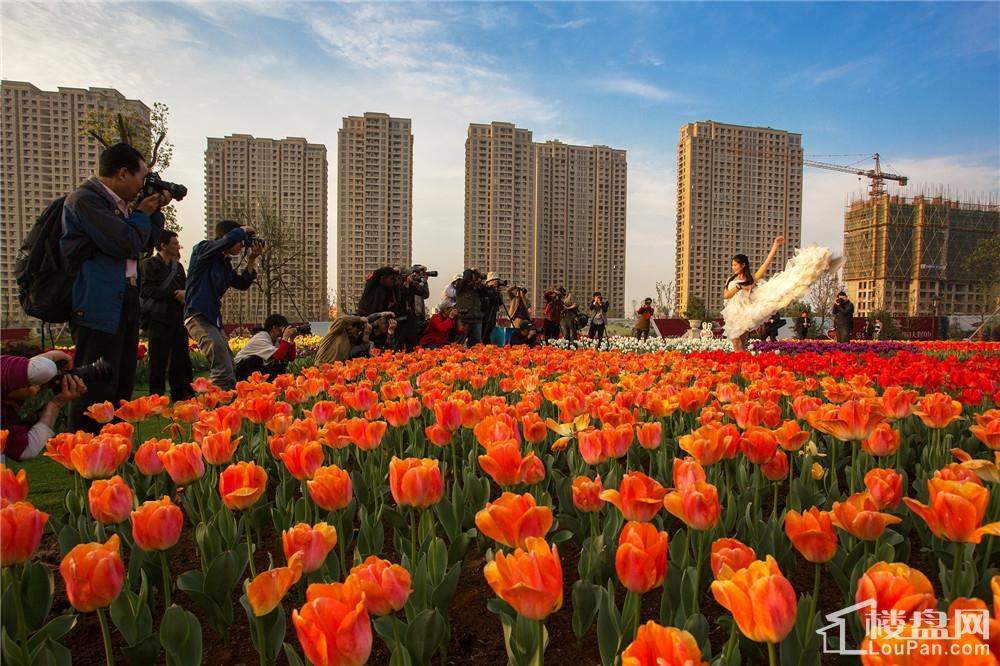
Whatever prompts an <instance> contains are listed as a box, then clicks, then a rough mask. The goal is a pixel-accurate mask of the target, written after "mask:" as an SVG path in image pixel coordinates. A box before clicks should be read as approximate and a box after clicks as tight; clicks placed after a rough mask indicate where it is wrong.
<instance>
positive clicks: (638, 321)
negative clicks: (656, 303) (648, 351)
mask: <svg viewBox="0 0 1000 666" xmlns="http://www.w3.org/2000/svg"><path fill="white" fill-rule="evenodd" d="M652 319H653V299H652V298H647V299H646V300H644V301H643V302H642V305H641V306H640V307H639V309H638V310H636V311H635V329H634V331H635V339H636V340H648V339H649V329H650V327H651V324H652Z"/></svg>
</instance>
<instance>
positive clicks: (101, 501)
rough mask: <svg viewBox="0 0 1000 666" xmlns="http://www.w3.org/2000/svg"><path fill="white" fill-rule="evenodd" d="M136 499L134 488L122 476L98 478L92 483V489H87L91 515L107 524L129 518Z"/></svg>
mask: <svg viewBox="0 0 1000 666" xmlns="http://www.w3.org/2000/svg"><path fill="white" fill-rule="evenodd" d="M134 499H135V497H134V495H133V494H132V489H131V488H129V487H128V485H127V484H126V483H125V481H123V480H122V477H120V476H113V477H111V478H110V479H107V480H104V479H97V480H96V481H94V482H93V483H91V484H90V490H88V491H87V504H88V505H89V506H90V515H91V516H93V517H94V520H96V521H97V522H99V523H104V524H105V525H114V524H117V523H120V522H122V521H123V520H125V519H126V518H128V515H129V513H130V512H131V511H132V501H133V500H134Z"/></svg>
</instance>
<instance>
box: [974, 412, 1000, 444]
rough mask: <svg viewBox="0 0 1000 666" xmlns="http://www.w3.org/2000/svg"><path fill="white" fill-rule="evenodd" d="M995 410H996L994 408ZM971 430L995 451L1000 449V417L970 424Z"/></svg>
mask: <svg viewBox="0 0 1000 666" xmlns="http://www.w3.org/2000/svg"><path fill="white" fill-rule="evenodd" d="M994 411H995V410H994ZM969 432H971V433H972V436H973V437H975V438H976V439H978V440H979V441H980V442H982V443H983V444H985V445H986V446H988V447H990V448H991V449H993V450H994V451H1000V418H994V419H990V420H983V421H982V422H979V423H976V424H975V425H971V426H969Z"/></svg>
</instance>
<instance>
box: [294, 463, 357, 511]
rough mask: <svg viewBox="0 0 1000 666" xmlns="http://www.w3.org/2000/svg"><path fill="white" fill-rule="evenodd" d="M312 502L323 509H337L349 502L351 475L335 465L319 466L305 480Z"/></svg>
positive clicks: (351, 492)
mask: <svg viewBox="0 0 1000 666" xmlns="http://www.w3.org/2000/svg"><path fill="white" fill-rule="evenodd" d="M306 486H307V487H308V488H309V496H310V497H311V498H312V501H313V503H314V504H315V505H316V506H318V507H319V508H321V509H323V510H324V511H339V510H340V509H343V508H344V507H346V506H347V505H348V504H350V503H351V498H352V497H353V495H354V488H353V485H352V484H351V475H350V474H348V473H347V472H345V471H344V470H342V469H340V468H339V467H337V466H336V465H328V466H326V467H320V468H319V469H317V470H316V473H315V474H314V475H313V478H312V480H311V481H308V482H306Z"/></svg>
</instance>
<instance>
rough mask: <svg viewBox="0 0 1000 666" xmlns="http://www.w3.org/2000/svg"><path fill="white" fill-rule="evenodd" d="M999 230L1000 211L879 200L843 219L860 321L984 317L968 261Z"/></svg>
mask: <svg viewBox="0 0 1000 666" xmlns="http://www.w3.org/2000/svg"><path fill="white" fill-rule="evenodd" d="M998 229H1000V207H998V206H996V205H988V204H978V203H958V202H956V201H951V200H948V199H944V198H943V197H926V196H915V197H912V198H904V197H900V196H880V197H875V198H865V199H861V200H858V201H855V202H852V203H851V204H850V205H849V206H848V208H847V211H846V212H845V214H844V259H845V262H844V280H845V281H846V282H847V293H848V295H849V296H850V297H851V300H853V301H854V304H855V308H856V311H855V313H856V314H857V315H858V316H864V315H867V314H869V313H870V312H872V311H873V310H886V311H888V312H889V313H890V314H893V315H901V316H919V315H978V314H983V311H984V309H992V306H993V304H989V306H990V307H988V308H987V307H986V306H987V303H986V294H985V293H984V291H983V287H982V284H981V283H980V282H979V281H977V280H976V273H975V268H974V267H971V266H968V265H966V262H965V258H966V257H967V256H968V255H969V254H970V253H971V252H972V250H973V248H975V246H976V245H977V244H978V243H979V242H980V241H981V240H983V239H984V238H988V237H990V236H992V235H995V234H996V233H997V230H998Z"/></svg>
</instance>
